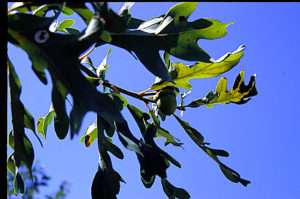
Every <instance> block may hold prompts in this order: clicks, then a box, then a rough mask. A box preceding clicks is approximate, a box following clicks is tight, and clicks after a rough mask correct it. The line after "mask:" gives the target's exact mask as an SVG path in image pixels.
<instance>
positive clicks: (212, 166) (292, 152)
mask: <svg viewBox="0 0 300 199" xmlns="http://www.w3.org/2000/svg"><path fill="white" fill-rule="evenodd" d="M175 4H176V3H172V2H160V3H153V2H152V3H146V2H143V3H136V4H134V6H133V7H132V9H131V13H132V16H133V17H136V18H141V19H144V20H148V19H150V18H152V17H154V16H158V15H161V14H165V13H166V12H167V11H168V9H169V8H170V7H171V6H173V5H175ZM109 5H110V6H111V7H112V8H113V9H114V10H115V11H116V12H117V11H118V10H119V8H120V7H121V6H122V3H110V4H109ZM299 10H300V3H253V2H252V3H210V2H205V3H198V7H197V8H196V10H195V11H194V13H193V14H192V15H191V17H190V18H189V21H193V20H196V19H199V18H211V19H217V20H220V21H222V22H224V23H227V22H234V24H232V25H230V26H229V27H228V28H227V30H228V34H227V35H226V36H225V37H223V38H220V39H216V40H200V41H198V44H199V45H200V46H201V47H202V48H203V49H204V50H206V52H208V53H209V54H210V55H211V56H212V57H213V58H215V59H218V58H219V57H221V56H222V55H224V54H225V53H227V52H233V51H235V50H236V49H237V47H238V46H239V45H241V44H244V45H246V49H245V50H244V53H245V55H244V57H243V58H242V59H241V61H240V63H239V64H238V65H237V66H235V67H234V68H233V69H232V70H230V71H229V72H226V73H224V74H222V75H221V76H220V77H215V78H210V79H195V80H191V83H192V85H193V89H192V93H191V95H189V97H187V98H186V100H187V101H192V100H193V99H196V98H199V97H204V96H205V95H206V93H207V92H208V91H210V90H212V91H215V87H216V84H217V82H218V80H219V79H220V78H221V77H226V78H227V80H228V89H230V88H231V87H232V85H233V82H234V79H235V78H236V76H237V75H238V73H239V72H240V71H241V70H245V83H248V81H249V78H250V76H251V75H253V74H256V76H257V77H256V87H257V90H258V93H259V94H258V95H257V96H255V97H253V99H252V100H250V101H249V102H248V103H246V104H244V105H236V104H227V105H218V104H217V105H215V106H214V108H212V109H210V108H206V107H199V108H197V109H188V110H187V111H186V112H185V113H184V115H183V118H182V119H183V120H185V121H187V122H189V123H190V124H191V125H192V126H193V127H194V128H195V129H197V130H198V131H199V132H201V133H202V135H203V136H204V138H205V141H206V142H210V143H211V145H210V146H211V147H212V148H219V149H224V150H226V151H228V152H229V154H230V156H229V157H228V158H220V160H221V161H222V162H223V163H224V164H226V165H227V166H229V167H230V168H232V169H234V170H236V171H237V172H238V173H239V174H240V175H241V177H242V178H245V179H247V180H250V181H251V184H249V185H248V186H247V187H244V186H242V185H241V184H235V183H232V182H230V181H229V180H227V179H226V178H225V177H224V176H223V174H222V172H221V171H220V169H219V167H218V165H217V164H216V163H215V162H214V161H213V160H212V159H211V158H209V157H208V156H207V155H206V154H204V153H203V152H202V150H201V149H199V148H198V147H197V146H196V144H194V143H193V142H192V141H191V140H190V138H189V137H188V136H187V135H186V134H185V132H184V131H183V129H181V127H180V125H179V124H178V123H177V122H176V121H175V119H174V118H172V117H169V118H167V120H166V121H165V122H163V123H162V127H164V128H166V129H168V130H169V132H170V133H172V134H173V135H174V136H175V137H177V138H179V139H180V140H181V142H183V143H184V145H183V147H184V150H183V149H182V148H179V147H173V146H172V145H168V146H166V147H164V146H163V139H158V140H157V142H158V144H159V145H160V146H161V148H162V149H163V150H165V151H167V152H168V153H169V154H170V155H172V156H173V157H174V158H175V159H177V160H178V161H179V162H180V163H181V165H182V168H180V169H179V168H177V167H175V166H171V167H170V168H169V169H168V170H167V174H168V179H169V181H170V182H171V183H172V184H173V185H175V186H177V187H181V188H184V189H186V190H187V191H188V192H189V194H190V195H191V198H195V199H197V198H205V199H219V198H222V199H232V198H243V199H253V198H255V199H267V198H272V199H282V198H287V199H297V198H300V190H299V185H300V183H299V180H298V179H299V177H300V173H299V169H298V168H299V167H300V160H299V154H298V153H299V151H300V145H299V140H300V134H299V133H300V122H299V113H300V105H299V101H300V94H299V91H300V89H299V83H298V79H299V74H300V64H299V63H298V57H299V52H300V47H299V46H300V38H299V31H300V28H299V19H300V14H299ZM75 19H76V23H75V25H74V27H75V28H78V29H80V30H82V29H84V24H83V22H82V21H81V19H79V18H75ZM108 48H112V50H111V54H110V55H109V58H108V64H109V65H110V68H109V69H108V71H107V76H106V77H107V79H108V80H110V82H111V83H113V84H116V85H118V86H121V87H123V88H126V89H127V90H132V91H134V92H140V91H142V90H145V89H147V88H149V86H150V85H151V84H152V83H153V81H154V79H155V77H154V76H153V75H152V74H151V73H150V72H148V70H147V69H146V68H145V67H144V66H143V65H142V64H141V63H140V62H138V61H137V60H135V59H134V57H133V56H131V55H130V54H129V53H128V52H127V51H125V50H123V49H120V48H117V47H114V46H111V45H105V46H101V47H100V48H97V49H96V50H95V51H94V52H93V53H92V54H91V58H92V60H93V62H94V64H95V65H96V66H98V64H100V62H101V61H102V59H103V58H104V56H105V54H106V51H107V50H108ZM8 56H9V58H10V60H11V61H12V63H13V65H14V67H15V69H16V72H17V74H18V76H19V78H20V81H21V84H22V93H21V100H22V102H23V103H24V105H25V107H26V108H27V110H29V111H30V112H31V114H32V115H33V116H34V117H35V122H37V120H38V118H40V117H44V116H45V115H46V114H47V112H48V110H49V107H50V104H51V101H50V100H51V89H52V85H51V84H50V83H51V82H50V81H48V82H49V84H48V85H46V86H45V85H43V84H42V83H41V82H40V81H39V80H38V78H37V77H36V76H35V75H34V73H33V71H32V70H31V63H30V61H29V59H28V56H27V55H26V54H25V53H24V52H23V51H22V50H21V49H18V48H15V47H13V46H12V45H11V44H8ZM171 59H172V60H173V61H174V62H179V61H180V62H183V63H186V64H192V62H186V61H183V60H179V59H176V58H174V57H172V58H171ZM47 79H48V80H50V75H49V73H47ZM99 88H100V87H99ZM124 96H125V95H124ZM125 97H127V96H125ZM127 99H128V101H129V103H132V104H135V105H136V106H137V107H140V108H141V109H143V110H144V111H146V107H145V106H144V104H143V103H141V102H139V101H138V100H135V99H133V98H131V97H127ZM122 114H123V116H124V117H125V118H126V119H127V121H128V123H129V126H130V128H131V130H132V132H133V133H134V134H135V135H139V131H138V128H137V126H136V124H135V123H134V120H133V119H132V117H131V116H130V115H129V112H128V111H127V110H124V111H123V112H122ZM176 114H177V115H180V112H176ZM95 116H96V114H95V113H92V112H90V113H88V114H87V115H86V117H85V118H84V121H83V124H82V128H81V130H80V135H79V136H76V137H75V138H74V139H73V140H70V138H69V136H68V137H67V138H66V139H65V140H59V139H58V138H57V137H56V135H55V132H54V130H53V124H51V125H50V127H49V128H48V133H47V138H46V140H43V142H44V143H45V144H44V147H43V148H42V147H41V146H40V145H39V143H38V142H37V140H36V138H35V137H34V136H33V135H32V132H30V131H26V133H27V135H28V137H29V138H30V140H31V141H32V143H33V145H34V149H35V156H36V159H37V160H40V162H42V163H43V164H45V165H46V172H47V174H48V175H49V176H51V177H52V180H51V182H50V183H49V187H47V188H46V189H43V191H44V192H45V193H51V192H55V191H56V190H57V189H58V186H59V185H60V183H61V182H62V181H63V180H67V181H68V182H70V183H71V187H70V193H69V195H68V198H72V199H82V198H90V187H91V183H92V180H93V177H94V174H95V172H96V170H97V161H98V154H97V146H96V144H93V145H92V146H91V147H89V148H86V147H85V146H84V144H79V140H80V137H81V136H82V135H83V134H84V131H85V128H87V127H88V126H89V125H90V124H91V123H93V121H94V120H95ZM7 117H8V132H9V130H10V129H11V123H10V120H11V114H10V106H9V99H8V116H7ZM114 142H115V143H117V145H118V146H119V147H120V148H121V149H122V151H123V152H124V155H125V158H124V159H123V160H118V159H116V158H114V157H113V156H112V160H113V166H114V169H115V170H117V171H118V172H119V173H120V175H121V176H122V177H123V179H124V180H125V181H126V184H121V191H120V193H119V195H118V198H120V199H135V198H143V199H153V198H167V197H166V196H165V194H164V192H163V190H162V188H161V184H160V179H159V178H157V179H156V182H155V183H154V185H153V187H152V188H151V189H146V188H144V186H143V184H142V182H141V180H140V176H139V165H138V162H137V158H136V155H135V154H134V153H133V152H131V151H128V150H127V149H125V148H124V147H123V146H122V145H120V142H119V141H118V139H114ZM10 153H11V150H10V149H8V154H10Z"/></svg>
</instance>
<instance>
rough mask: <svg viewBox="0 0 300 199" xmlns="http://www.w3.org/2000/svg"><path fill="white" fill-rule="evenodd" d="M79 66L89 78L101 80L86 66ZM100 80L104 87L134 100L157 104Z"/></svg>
mask: <svg viewBox="0 0 300 199" xmlns="http://www.w3.org/2000/svg"><path fill="white" fill-rule="evenodd" d="M79 66H80V69H81V70H82V71H84V72H85V73H86V74H87V75H88V76H90V77H95V78H99V77H98V76H97V75H96V74H95V73H93V72H92V71H90V70H89V69H88V68H86V67H85V66H84V65H82V64H79ZM100 80H101V81H100V84H102V85H103V86H106V87H108V88H111V89H113V90H118V91H119V92H121V93H124V94H126V95H129V96H131V97H134V98H137V99H140V100H142V101H144V102H145V103H149V102H151V103H155V101H154V100H153V99H148V98H144V97H142V96H140V95H139V94H138V93H134V92H131V91H128V90H125V89H123V88H120V87H118V86H116V85H113V84H111V83H109V82H108V81H107V80H103V79H101V78H100Z"/></svg>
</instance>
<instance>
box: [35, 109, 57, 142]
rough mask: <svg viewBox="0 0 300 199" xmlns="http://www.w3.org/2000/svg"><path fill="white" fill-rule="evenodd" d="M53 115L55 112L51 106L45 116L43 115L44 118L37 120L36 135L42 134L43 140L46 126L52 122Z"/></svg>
mask: <svg viewBox="0 0 300 199" xmlns="http://www.w3.org/2000/svg"><path fill="white" fill-rule="evenodd" d="M54 115H55V112H54V109H53V106H52V105H51V107H50V110H49V112H48V113H47V115H45V117H42V118H40V119H39V120H38V123H37V133H40V134H42V135H43V137H44V138H46V134H47V129H48V126H49V124H50V123H51V122H52V119H53V117H54Z"/></svg>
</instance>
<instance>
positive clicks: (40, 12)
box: [32, 3, 64, 17]
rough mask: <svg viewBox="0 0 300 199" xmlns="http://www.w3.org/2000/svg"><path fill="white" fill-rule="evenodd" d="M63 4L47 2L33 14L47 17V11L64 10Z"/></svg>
mask: <svg viewBox="0 0 300 199" xmlns="http://www.w3.org/2000/svg"><path fill="white" fill-rule="evenodd" d="M63 7H64V6H63V4H58V3H53V4H45V5H42V6H40V7H38V8H37V9H35V10H34V12H33V13H32V14H33V15H36V16H39V17H45V16H46V14H47V12H48V11H50V10H57V11H63Z"/></svg>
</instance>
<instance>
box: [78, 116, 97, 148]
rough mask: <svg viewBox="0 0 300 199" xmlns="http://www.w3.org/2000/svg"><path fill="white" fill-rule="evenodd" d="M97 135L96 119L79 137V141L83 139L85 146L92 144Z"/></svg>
mask: <svg viewBox="0 0 300 199" xmlns="http://www.w3.org/2000/svg"><path fill="white" fill-rule="evenodd" d="M97 137H98V132H97V120H96V121H95V122H94V123H93V124H91V125H90V126H89V127H88V128H87V129H86V131H85V135H84V136H82V137H81V138H80V143H82V142H83V141H84V143H85V146H86V147H89V146H91V145H92V144H93V142H94V140H95V139H96V138H97Z"/></svg>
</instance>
